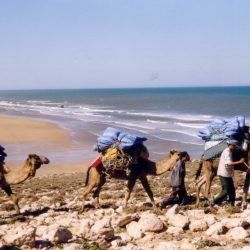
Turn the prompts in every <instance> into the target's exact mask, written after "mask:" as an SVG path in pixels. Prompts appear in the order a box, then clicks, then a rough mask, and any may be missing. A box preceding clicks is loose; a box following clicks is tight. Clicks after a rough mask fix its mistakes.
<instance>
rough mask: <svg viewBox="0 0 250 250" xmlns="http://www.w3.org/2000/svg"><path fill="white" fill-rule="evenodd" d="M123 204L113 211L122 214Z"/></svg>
mask: <svg viewBox="0 0 250 250" xmlns="http://www.w3.org/2000/svg"><path fill="white" fill-rule="evenodd" d="M123 210H124V209H123V206H119V207H118V208H117V209H116V210H115V212H116V213H118V214H122V213H123Z"/></svg>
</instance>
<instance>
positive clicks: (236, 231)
mask: <svg viewBox="0 0 250 250" xmlns="http://www.w3.org/2000/svg"><path fill="white" fill-rule="evenodd" d="M226 236H230V237H231V238H232V239H233V240H243V239H245V238H247V237H248V236H249V233H248V232H247V231H246V230H245V229H244V228H243V227H235V228H232V229H230V230H229V232H228V233H227V234H226Z"/></svg>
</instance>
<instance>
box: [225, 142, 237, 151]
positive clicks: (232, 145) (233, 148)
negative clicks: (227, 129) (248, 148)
mask: <svg viewBox="0 0 250 250" xmlns="http://www.w3.org/2000/svg"><path fill="white" fill-rule="evenodd" d="M238 144H239V142H238V141H236V140H228V141H227V146H228V147H229V149H230V150H231V151H233V150H235V149H236V148H237V146H238Z"/></svg>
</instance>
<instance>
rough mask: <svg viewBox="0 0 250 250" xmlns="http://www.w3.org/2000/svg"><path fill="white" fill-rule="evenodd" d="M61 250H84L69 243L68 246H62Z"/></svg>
mask: <svg viewBox="0 0 250 250" xmlns="http://www.w3.org/2000/svg"><path fill="white" fill-rule="evenodd" d="M63 250H84V247H83V246H82V245H80V244H76V243H70V244H64V245H63Z"/></svg>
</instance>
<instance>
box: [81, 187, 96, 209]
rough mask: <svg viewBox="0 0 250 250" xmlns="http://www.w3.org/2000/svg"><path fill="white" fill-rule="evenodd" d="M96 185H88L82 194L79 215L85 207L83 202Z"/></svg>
mask: <svg viewBox="0 0 250 250" xmlns="http://www.w3.org/2000/svg"><path fill="white" fill-rule="evenodd" d="M96 185H97V184H96V183H90V184H89V185H88V186H87V188H86V189H85V190H84V192H83V198H82V205H81V209H80V213H82V212H83V211H84V205H85V200H86V198H87V196H88V194H89V193H90V192H91V191H92V190H93V189H94V188H95V186H96Z"/></svg>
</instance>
